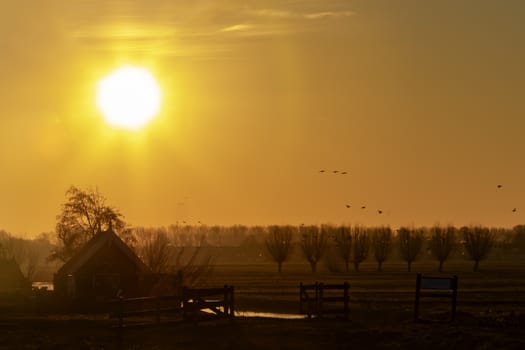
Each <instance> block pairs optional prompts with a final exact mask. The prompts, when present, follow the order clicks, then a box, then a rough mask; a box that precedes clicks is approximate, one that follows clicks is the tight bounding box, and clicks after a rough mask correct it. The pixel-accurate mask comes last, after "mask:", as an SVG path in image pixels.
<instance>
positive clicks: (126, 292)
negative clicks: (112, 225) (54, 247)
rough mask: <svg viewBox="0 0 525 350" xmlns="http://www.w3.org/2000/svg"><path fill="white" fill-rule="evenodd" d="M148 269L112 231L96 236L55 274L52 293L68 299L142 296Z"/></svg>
mask: <svg viewBox="0 0 525 350" xmlns="http://www.w3.org/2000/svg"><path fill="white" fill-rule="evenodd" d="M151 278H152V273H151V270H150V269H149V268H148V267H147V266H146V265H145V264H144V263H143V262H142V260H140V258H139V257H138V256H137V255H136V254H135V253H134V252H133V250H131V248H130V247H129V246H128V245H126V243H124V242H123V241H122V240H121V239H120V238H119V237H118V236H117V235H116V234H115V233H114V232H113V231H112V230H111V229H109V230H108V231H103V232H100V233H98V234H97V235H95V237H93V238H92V239H91V240H90V241H89V242H87V243H86V245H85V246H84V247H83V248H82V249H81V250H80V252H79V253H78V254H77V255H75V256H73V257H72V258H71V259H70V260H69V261H67V262H66V263H65V264H64V265H63V266H62V267H61V268H60V269H59V270H58V272H57V273H56V274H55V277H54V281H53V284H54V290H55V293H56V294H57V295H58V296H62V297H66V298H68V299H69V300H72V299H73V300H101V299H109V298H114V297H117V296H125V297H131V296H141V295H145V294H146V293H147V292H148V286H149V285H150V284H151Z"/></svg>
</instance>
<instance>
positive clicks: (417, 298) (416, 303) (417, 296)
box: [414, 273, 421, 322]
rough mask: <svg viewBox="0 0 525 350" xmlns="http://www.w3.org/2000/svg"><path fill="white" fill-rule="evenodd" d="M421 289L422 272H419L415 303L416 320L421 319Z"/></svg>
mask: <svg viewBox="0 0 525 350" xmlns="http://www.w3.org/2000/svg"><path fill="white" fill-rule="evenodd" d="M420 290H421V274H420V273H418V274H417V276H416V300H415V304H414V322H417V321H418V319H419V293H420Z"/></svg>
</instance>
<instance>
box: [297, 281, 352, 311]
mask: <svg viewBox="0 0 525 350" xmlns="http://www.w3.org/2000/svg"><path fill="white" fill-rule="evenodd" d="M349 289H350V284H349V283H348V282H344V283H343V284H324V283H318V282H315V283H314V284H303V283H300V285H299V312H300V313H306V314H307V315H308V317H312V316H317V317H323V316H324V315H328V314H332V315H338V314H339V315H341V314H342V315H343V317H344V319H345V320H347V319H348V316H349V301H350V295H349Z"/></svg>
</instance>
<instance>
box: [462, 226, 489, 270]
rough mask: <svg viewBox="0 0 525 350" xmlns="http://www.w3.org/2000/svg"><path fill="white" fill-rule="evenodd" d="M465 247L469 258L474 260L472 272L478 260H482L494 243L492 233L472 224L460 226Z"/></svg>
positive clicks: (477, 265)
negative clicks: (470, 225) (471, 225)
mask: <svg viewBox="0 0 525 350" xmlns="http://www.w3.org/2000/svg"><path fill="white" fill-rule="evenodd" d="M460 231H461V233H462V234H463V240H464V244H465V249H466V251H467V253H468V255H469V258H470V260H473V261H474V267H473V270H474V272H476V271H478V267H479V262H480V261H481V260H484V259H485V258H486V257H487V256H488V254H489V252H490V249H491V248H492V245H493V244H494V235H493V234H492V232H490V230H489V229H488V228H486V227H481V226H473V227H462V228H461V229H460Z"/></svg>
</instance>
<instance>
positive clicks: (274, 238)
mask: <svg viewBox="0 0 525 350" xmlns="http://www.w3.org/2000/svg"><path fill="white" fill-rule="evenodd" d="M265 243H266V249H267V250H268V253H269V254H270V256H271V257H272V260H273V261H275V262H276V263H277V271H278V272H281V271H282V265H283V263H284V262H285V261H286V260H288V258H289V257H290V254H291V253H292V227H290V226H276V225H272V226H268V236H267V237H266V241H265Z"/></svg>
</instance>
